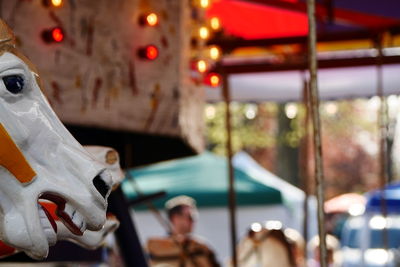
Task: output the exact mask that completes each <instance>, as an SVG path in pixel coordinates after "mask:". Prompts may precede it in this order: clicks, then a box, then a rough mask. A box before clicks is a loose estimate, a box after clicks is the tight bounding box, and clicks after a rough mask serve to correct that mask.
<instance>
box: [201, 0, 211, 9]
mask: <svg viewBox="0 0 400 267" xmlns="http://www.w3.org/2000/svg"><path fill="white" fill-rule="evenodd" d="M200 6H201V7H202V8H207V7H209V6H210V0H200Z"/></svg>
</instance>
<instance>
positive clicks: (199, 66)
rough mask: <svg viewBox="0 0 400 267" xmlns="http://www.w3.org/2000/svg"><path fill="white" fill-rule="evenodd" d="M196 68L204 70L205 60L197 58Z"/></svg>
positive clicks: (200, 70)
mask: <svg viewBox="0 0 400 267" xmlns="http://www.w3.org/2000/svg"><path fill="white" fill-rule="evenodd" d="M197 70H198V71H199V72H201V73H204V72H206V70H207V62H206V61H205V60H202V59H201V60H199V61H197Z"/></svg>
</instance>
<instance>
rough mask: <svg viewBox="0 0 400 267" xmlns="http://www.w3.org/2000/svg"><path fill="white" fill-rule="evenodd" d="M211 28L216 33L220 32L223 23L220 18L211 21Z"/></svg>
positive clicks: (213, 18)
mask: <svg viewBox="0 0 400 267" xmlns="http://www.w3.org/2000/svg"><path fill="white" fill-rule="evenodd" d="M210 27H211V29H213V30H214V31H217V30H219V29H220V28H221V22H220V20H219V18H218V17H212V18H211V19H210Z"/></svg>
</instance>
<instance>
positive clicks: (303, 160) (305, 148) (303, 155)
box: [299, 77, 310, 259]
mask: <svg viewBox="0 0 400 267" xmlns="http://www.w3.org/2000/svg"><path fill="white" fill-rule="evenodd" d="M303 105H304V108H305V110H306V115H305V118H304V122H303V123H304V128H305V134H304V136H303V138H302V140H301V143H300V158H299V165H300V179H301V181H302V186H303V191H304V202H303V237H304V240H305V242H306V244H307V242H308V239H309V238H308V214H309V210H308V199H309V190H310V188H309V173H310V172H309V169H308V160H309V145H310V144H309V138H310V97H309V95H308V82H307V80H306V78H305V77H303ZM303 256H304V259H307V246H304V249H303Z"/></svg>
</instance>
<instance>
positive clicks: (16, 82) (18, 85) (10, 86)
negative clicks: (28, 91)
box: [3, 75, 24, 94]
mask: <svg viewBox="0 0 400 267" xmlns="http://www.w3.org/2000/svg"><path fill="white" fill-rule="evenodd" d="M3 82H4V85H5V86H6V88H7V90H8V91H9V92H10V93H13V94H18V93H20V92H21V91H22V89H24V78H22V77H21V76H19V75H9V76H5V77H3Z"/></svg>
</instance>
